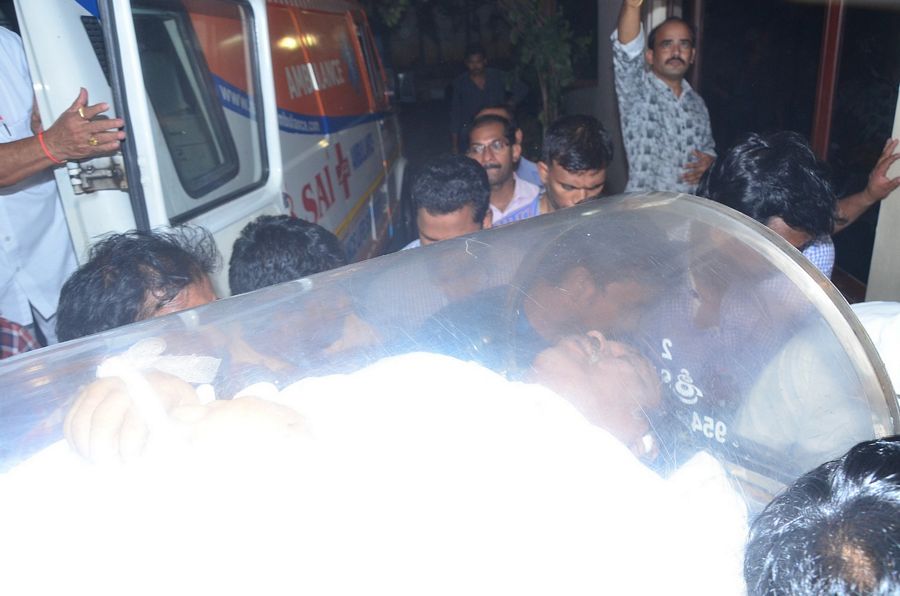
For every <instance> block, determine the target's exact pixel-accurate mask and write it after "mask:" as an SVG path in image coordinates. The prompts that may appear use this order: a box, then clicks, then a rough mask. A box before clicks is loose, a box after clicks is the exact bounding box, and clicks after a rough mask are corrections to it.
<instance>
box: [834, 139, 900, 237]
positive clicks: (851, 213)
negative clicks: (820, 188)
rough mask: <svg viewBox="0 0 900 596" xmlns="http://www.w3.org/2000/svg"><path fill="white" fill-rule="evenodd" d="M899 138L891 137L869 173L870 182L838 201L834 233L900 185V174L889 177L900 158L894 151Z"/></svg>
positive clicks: (899, 154)
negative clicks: (890, 171)
mask: <svg viewBox="0 0 900 596" xmlns="http://www.w3.org/2000/svg"><path fill="white" fill-rule="evenodd" d="M897 143H898V140H897V139H889V140H888V142H887V143H886V144H885V146H884V150H883V151H882V152H881V156H880V157H879V158H878V162H877V163H876V164H875V167H874V168H872V171H871V172H870V173H869V182H868V184H866V187H865V188H864V189H863V190H862V191H860V192H858V193H856V194H852V195H849V196H847V197H844V198H843V199H841V200H840V201H838V213H837V218H836V221H835V225H834V231H833V232H832V233H833V234H836V233H838V232H840V231H841V230H843V229H844V228H846V227H847V226H849V225H850V224H852V223H853V222H854V221H856V220H857V218H859V216H860V215H862V214H863V213H865V212H866V211H867V210H868V209H869V207H871V206H872V205H874V204H875V203H877V202H879V201H882V200H884V199H885V198H886V197H887V196H888V195H889V194H891V192H893V191H894V190H895V189H896V188H897V187H898V186H900V176H898V177H896V178H888V174H887V172H888V169H890V167H891V165H892V164H893V163H894V162H895V161H897V160H898V159H900V153H894V150H895V149H896V148H897Z"/></svg>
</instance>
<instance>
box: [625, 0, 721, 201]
mask: <svg viewBox="0 0 900 596" xmlns="http://www.w3.org/2000/svg"><path fill="white" fill-rule="evenodd" d="M642 3H643V0H625V1H624V2H623V4H622V11H621V12H620V13H619V26H618V29H616V31H614V32H613V34H612V42H613V66H614V67H615V76H616V93H617V95H618V98H619V114H620V118H621V124H622V137H623V139H624V142H625V152H626V153H627V154H628V168H629V173H628V184H627V186H626V188H625V190H627V191H638V190H645V191H646V190H671V191H678V192H691V193H692V192H694V189H695V188H696V187H697V183H698V182H699V181H700V177H701V176H702V175H703V172H705V171H706V170H707V168H709V166H710V164H712V162H713V159H714V158H715V142H714V141H713V137H712V130H711V129H710V125H709V112H707V110H706V104H705V103H704V102H703V99H702V98H701V97H700V95H698V94H697V92H696V91H694V89H693V88H692V87H691V85H690V84H689V83H688V82H687V81H685V80H684V75H685V73H686V72H687V70H688V68H690V66H691V64H693V62H694V56H695V53H696V50H695V48H694V34H693V31H692V30H691V27H690V26H689V25H688V23H687V22H685V21H683V20H682V19H678V18H669V19H666V20H665V21H664V22H663V23H662V24H661V25H659V26H658V27H656V28H655V29H653V30H652V31H651V32H650V35H649V37H648V39H647V46H648V48H647V50H646V51H643V50H644V29H643V26H642V25H641V4H642ZM642 51H643V56H644V60H641V54H642ZM644 61H646V62H647V64H648V65H649V70H647V69H646V68H644Z"/></svg>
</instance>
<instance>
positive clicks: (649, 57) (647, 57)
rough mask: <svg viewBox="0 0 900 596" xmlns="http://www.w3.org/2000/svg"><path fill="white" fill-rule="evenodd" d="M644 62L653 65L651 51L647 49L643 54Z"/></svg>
mask: <svg viewBox="0 0 900 596" xmlns="http://www.w3.org/2000/svg"><path fill="white" fill-rule="evenodd" d="M644 60H646V61H647V64H653V50H651V49H650V48H647V50H646V51H645V52H644Z"/></svg>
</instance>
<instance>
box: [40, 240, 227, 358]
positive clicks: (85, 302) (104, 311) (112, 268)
mask: <svg viewBox="0 0 900 596" xmlns="http://www.w3.org/2000/svg"><path fill="white" fill-rule="evenodd" d="M218 265H219V252H218V250H217V249H216V245H215V241H214V240H213V238H212V236H211V235H210V233H209V232H207V231H206V230H204V229H203V228H200V227H193V226H185V227H181V228H177V229H175V230H171V231H153V232H140V231H136V230H135V231H131V232H125V233H124V234H113V235H111V236H107V237H106V238H104V239H102V240H100V241H99V242H98V243H97V244H95V245H94V246H92V247H91V250H90V253H89V255H88V261H87V262H86V263H85V264H84V265H82V266H81V267H79V268H78V270H77V271H76V272H75V273H73V274H72V275H71V277H69V279H68V280H67V281H66V283H65V284H64V285H63V287H62V290H61V291H60V294H59V309H58V310H57V321H56V334H57V336H58V337H59V340H60V341H68V340H70V339H75V338H78V337H84V336H85V335H91V334H93V333H99V332H101V331H105V330H107V329H113V328H115V327H121V326H122V325H127V324H129V323H134V322H135V321H141V320H144V319H149V318H151V317H153V315H154V314H155V313H156V312H157V311H158V310H159V309H160V308H162V307H164V306H166V305H167V304H169V303H170V302H171V301H172V300H174V299H175V297H176V296H178V294H179V293H180V292H181V291H182V290H184V289H185V288H186V287H187V286H189V285H191V284H194V283H197V282H200V281H202V280H204V279H206V278H207V276H208V275H209V274H211V273H213V272H214V271H215V270H216V268H217V267H218Z"/></svg>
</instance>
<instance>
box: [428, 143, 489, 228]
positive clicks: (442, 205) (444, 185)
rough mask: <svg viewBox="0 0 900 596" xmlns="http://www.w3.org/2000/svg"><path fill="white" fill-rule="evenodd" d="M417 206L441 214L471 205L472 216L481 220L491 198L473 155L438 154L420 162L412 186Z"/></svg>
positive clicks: (483, 171) (479, 221)
mask: <svg viewBox="0 0 900 596" xmlns="http://www.w3.org/2000/svg"><path fill="white" fill-rule="evenodd" d="M412 196H413V202H414V204H415V206H416V208H417V209H425V211H427V212H428V213H430V214H432V215H444V214H447V213H453V212H454V211H459V210H460V209H462V208H463V207H465V206H466V205H472V210H473V212H474V213H473V215H472V217H473V220H474V221H475V222H476V223H481V222H482V221H483V220H484V216H485V215H486V214H487V210H488V208H489V207H490V201H491V186H490V183H489V182H488V177H487V172H485V170H484V168H483V167H481V164H479V163H478V162H477V161H475V160H474V159H469V158H468V157H464V156H462V155H449V154H448V155H440V156H438V157H435V158H433V159H431V160H429V161H428V162H426V163H425V165H424V166H422V169H421V171H419V175H418V176H416V181H415V182H414V183H413V187H412Z"/></svg>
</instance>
